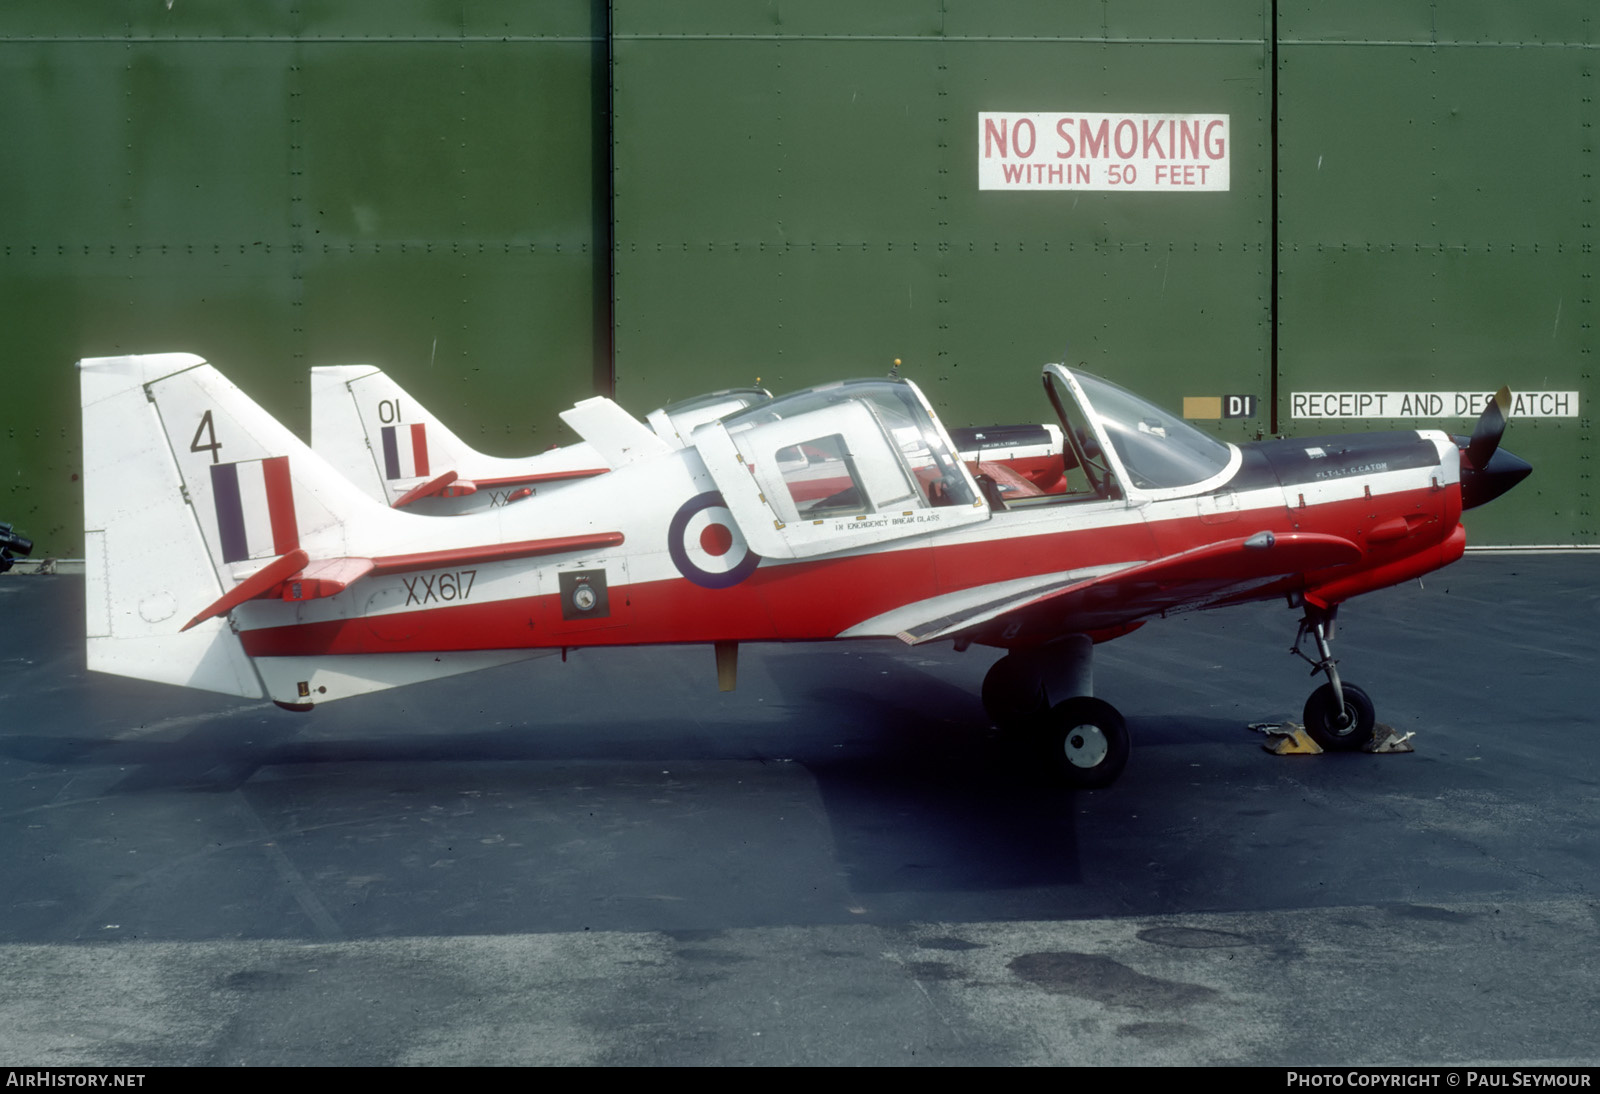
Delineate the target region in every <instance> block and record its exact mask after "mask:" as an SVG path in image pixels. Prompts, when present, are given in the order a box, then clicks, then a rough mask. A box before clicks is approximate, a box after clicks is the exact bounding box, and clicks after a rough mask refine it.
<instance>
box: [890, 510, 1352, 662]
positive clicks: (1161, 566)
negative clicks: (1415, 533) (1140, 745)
mask: <svg viewBox="0 0 1600 1094" xmlns="http://www.w3.org/2000/svg"><path fill="white" fill-rule="evenodd" d="M1361 557H1362V551H1361V548H1360V547H1358V546H1356V544H1354V543H1352V542H1351V541H1349V540H1347V539H1344V538H1342V537H1340V536H1330V535H1323V534H1320V533H1312V532H1292V533H1286V534H1283V535H1275V534H1273V533H1271V532H1258V533H1256V534H1255V535H1253V536H1248V537H1242V538H1239V539H1230V540H1224V541H1222V542H1220V543H1211V544H1207V545H1205V546H1203V547H1196V548H1194V549H1193V550H1190V551H1181V552H1179V553H1177V554H1173V555H1168V556H1166V557H1165V558H1159V559H1156V560H1154V561H1151V562H1135V563H1131V564H1129V565H1127V566H1123V567H1120V568H1116V569H1112V570H1110V571H1109V572H1102V573H1092V574H1089V575H1087V576H1085V575H1084V574H1081V573H1079V574H1067V575H1062V576H1061V577H1060V578H1059V580H1057V581H1055V582H1052V583H1050V584H1046V585H1043V586H1035V587H1033V588H1029V589H1025V590H1020V591H1019V590H1016V589H1015V588H1006V587H1005V586H1003V585H1002V586H997V587H996V588H995V590H994V591H995V593H996V595H995V596H994V597H992V598H990V599H987V600H982V601H978V602H974V600H975V598H974V596H973V595H972V594H973V592H974V590H968V591H966V593H965V594H963V595H962V597H961V599H960V602H959V603H957V602H953V601H952V600H951V599H950V598H948V597H938V598H934V599H933V600H929V601H922V602H921V604H920V605H912V606H910V610H911V611H912V612H915V611H916V609H917V608H918V607H921V608H923V609H925V611H924V612H923V613H922V614H923V616H924V617H923V618H921V619H920V620H917V621H915V622H907V623H906V624H905V625H904V626H903V627H902V629H901V630H900V631H899V637H900V639H901V640H902V641H904V642H906V643H908V644H910V645H919V644H921V643H923V642H935V641H938V640H939V639H943V638H954V637H956V636H958V635H966V636H969V637H973V638H983V639H986V640H987V639H993V638H1000V639H1004V640H1005V641H1006V642H1007V643H1013V642H1019V641H1027V639H1028V638H1029V637H1030V636H1031V637H1038V638H1044V637H1049V636H1055V635H1060V634H1065V633H1082V632H1089V631H1099V630H1108V629H1111V628H1115V627H1121V626H1125V625H1126V624H1129V623H1134V622H1137V621H1139V620H1142V619H1145V618H1148V617H1149V616H1152V615H1160V614H1164V613H1172V612H1179V611H1190V610H1193V609H1196V608H1202V607H1207V606H1209V605H1212V604H1216V603H1218V602H1220V601H1223V600H1228V599H1234V598H1239V599H1246V598H1248V594H1249V593H1250V592H1251V591H1252V590H1257V589H1260V588H1262V587H1264V586H1267V585H1271V584H1273V583H1275V582H1278V581H1280V580H1282V579H1284V578H1288V577H1292V576H1294V575H1297V574H1304V573H1308V572H1311V571H1316V570H1324V569H1327V568H1329V567H1331V566H1342V565H1346V564H1348V563H1351V562H1355V561H1357V560H1359V559H1360V558H1361ZM901 611H902V612H905V611H906V609H902V610H901ZM901 618H902V619H904V618H905V617H904V616H903V615H902V617H901ZM900 621H901V620H896V622H900Z"/></svg>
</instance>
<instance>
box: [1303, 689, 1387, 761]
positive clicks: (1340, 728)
mask: <svg viewBox="0 0 1600 1094" xmlns="http://www.w3.org/2000/svg"><path fill="white" fill-rule="evenodd" d="M1341 690H1342V691H1343V692H1344V709H1343V710H1340V709H1338V705H1337V704H1336V703H1335V702H1334V699H1333V685H1332V684H1323V685H1322V686H1321V687H1320V688H1318V689H1317V690H1316V691H1313V692H1312V693H1311V697H1310V698H1309V699H1307V700H1306V711H1305V719H1306V732H1307V733H1309V734H1311V739H1312V740H1313V741H1315V742H1317V744H1319V745H1321V746H1322V747H1323V749H1324V750H1325V751H1328V752H1355V751H1357V750H1358V749H1360V748H1361V747H1362V746H1363V745H1365V744H1366V743H1367V742H1368V741H1370V740H1372V727H1373V725H1374V724H1375V722H1376V721H1377V715H1376V714H1375V713H1374V712H1373V709H1372V700H1371V698H1369V697H1368V695H1367V693H1366V692H1364V691H1362V690H1361V689H1360V688H1358V687H1356V686H1355V685H1354V684H1343V685H1341Z"/></svg>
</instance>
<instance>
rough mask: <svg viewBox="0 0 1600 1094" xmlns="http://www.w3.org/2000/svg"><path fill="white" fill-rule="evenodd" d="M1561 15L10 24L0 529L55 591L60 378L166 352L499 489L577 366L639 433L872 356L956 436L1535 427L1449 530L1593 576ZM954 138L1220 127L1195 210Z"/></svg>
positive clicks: (454, 7) (39, 12)
mask: <svg viewBox="0 0 1600 1094" xmlns="http://www.w3.org/2000/svg"><path fill="white" fill-rule="evenodd" d="M1592 6H1593V5H1592V4H1590V3H1588V2H1586V0H1543V2H1537V3H1526V4H1518V5H1505V4H1500V3H1492V2H1489V0H1483V2H1478V3H1467V2H1451V3H1448V4H1442V3H1441V4H1435V3H1429V2H1427V0H1392V2H1391V0H1384V2H1381V3H1378V2H1373V3H1345V4H1340V5H1335V6H1330V5H1323V4H1315V3H1311V2H1309V0H1301V2H1298V3H1290V2H1287V0H1280V2H1278V3H1275V4H1274V3H1270V2H1263V0H1218V2H1212V3H1206V4H1196V3H1192V2H1187V0H1167V2H1143V3H1117V2H1103V3H1083V4H1067V3H1060V2H1056V0H884V2H879V3H873V4H859V3H855V2H853V0H806V2H804V3H800V2H793V3H789V2H773V0H684V2H681V3H674V4H661V3H657V2H652V0H614V2H613V3H609V4H608V3H604V2H598V0H551V2H546V3H540V4H526V3H521V2H517V0H497V2H488V3H483V2H474V3H469V4H466V5H461V4H448V5H447V4H443V3H432V2H424V0H416V2H413V3H407V4H401V3H391V2H383V3H378V2H373V3H359V4H358V3H343V4H323V3H300V4H289V5H281V6H263V7H264V10H259V11H253V12H245V11H240V10H236V6H235V5H230V4H223V3H200V2H196V0H175V2H174V3H173V4H172V5H171V7H170V8H169V7H168V5H167V3H166V0H128V2H113V0H102V2H101V3H97V4H96V3H83V4H74V5H59V4H52V3H46V2H42V0H41V2H34V3H27V2H17V3H12V4H8V5H6V6H5V7H4V8H0V26H3V29H4V32H5V37H4V39H3V40H0V95H3V96H4V101H5V103H6V106H5V108H4V109H3V110H0V138H3V142H4V143H3V145H0V147H4V148H5V149H6V150H7V158H6V161H5V165H4V167H3V168H0V203H3V208H4V209H5V212H6V218H5V221H4V224H5V229H4V235H3V238H0V243H3V254H0V294H3V295H0V300H3V302H4V303H3V307H4V313H5V318H6V329H7V332H8V338H7V346H6V353H7V362H6V365H7V367H6V372H5V381H6V387H5V394H4V396H0V461H3V467H4V468H5V471H6V474H7V479H8V481H7V487H6V490H5V491H3V492H0V519H10V520H14V521H17V522H18V523H19V526H20V527H21V528H22V529H23V530H25V531H27V532H28V533H30V534H32V535H33V536H34V537H35V538H36V539H38V540H39V541H40V551H41V552H45V551H48V552H50V553H55V554H62V555H73V554H77V553H79V552H80V550H81V530H80V528H79V523H80V517H79V515H78V504H79V503H78V499H77V486H76V484H75V483H74V482H73V480H72V475H73V473H74V472H75V471H76V461H77V459H78V456H77V452H78V440H77V409H76V381H75V377H74V376H73V375H72V372H71V369H70V367H69V366H70V362H71V361H72V360H73V359H75V358H77V357H79V356H84V355H90V354H102V353H113V352H135V351H154V350H169V349H184V350H192V351H194V352H198V353H201V354H203V355H205V356H207V357H208V358H209V359H211V360H213V361H214V362H215V363H217V364H218V365H219V366H220V367H221V368H223V370H224V371H225V372H227V373H228V374H229V375H230V376H232V377H234V378H235V379H236V380H237V381H238V382H239V383H240V384H241V386H243V387H244V388H245V389H246V390H248V391H250V392H251V393H252V394H254V395H255V396H257V397H258V398H259V399H260V401H262V402H263V403H264V404H265V405H267V406H268V407H269V408H270V409H272V410H273V411H275V412H277V413H279V414H280V415H281V416H283V417H284V418H285V420H286V421H287V422H289V424H291V425H292V426H294V427H296V428H300V429H304V426H305V421H306V408H305V405H304V392H305V368H306V367H307V366H309V365H312V364H335V363H350V362H358V361H367V362H371V363H374V364H379V365H382V366H383V367H385V368H387V369H389V370H390V371H391V372H392V373H393V374H394V375H395V376H396V378H397V379H399V380H400V381H401V383H402V384H404V385H405V386H407V387H408V388H411V389H412V390H413V392H414V393H415V394H416V395H417V396H418V397H419V398H422V399H424V400H425V401H428V402H430V403H432V404H434V405H435V406H436V408H437V409H438V411H439V413H440V414H441V415H442V416H444V417H445V418H446V419H447V420H450V421H452V422H453V423H454V424H455V425H456V426H457V427H458V428H460V429H462V431H463V432H467V433H472V434H474V435H475V436H476V438H477V440H478V442H479V443H480V444H481V445H482V446H483V447H484V448H485V449H487V450H490V451H495V452H497V453H500V454H518V453H522V452H528V451H531V450H533V449H534V448H537V447H542V446H543V445H545V444H547V443H549V442H551V441H552V440H555V439H558V438H559V437H560V436H561V434H560V430H559V429H558V427H557V425H556V419H555V412H556V411H557V410H559V409H560V408H562V407H563V406H566V405H569V404H570V403H571V402H572V401H573V400H574V399H576V398H579V397H582V396H583V395H585V394H587V393H589V392H590V391H593V390H607V389H608V388H609V387H610V385H611V384H612V383H613V366H614V383H615V390H616V392H617V394H618V396H619V397H620V398H621V400H622V401H623V403H624V405H626V406H628V407H629V408H630V409H633V410H635V411H638V412H643V411H644V410H647V409H649V408H650V407H651V406H654V405H657V404H659V403H661V402H663V401H665V400H667V399H670V398H673V397H677V396H682V395H686V394H691V393H694V392H697V391H701V390H705V389H709V388H714V387H726V386H732V385H736V384H743V383H748V382H751V381H753V380H754V379H755V378H756V377H758V376H759V377H760V378H761V380H762V382H763V383H765V384H767V385H768V386H770V387H773V388H774V389H785V388H792V387H797V386H801V385H804V384H808V383H813V382H817V381H821V380H828V379H835V378H838V377H841V376H845V375H859V374H871V373H876V372H881V371H885V370H887V368H888V367H889V364H890V362H891V361H892V360H893V359H894V358H897V357H898V358H902V359H903V360H904V361H905V371H906V372H907V374H909V375H910V376H912V377H913V378H916V379H917V380H919V382H921V383H922V384H923V386H924V388H925V389H926V390H927V391H928V392H929V394H930V396H931V397H932V398H933V399H934V401H935V403H936V404H937V405H938V406H939V407H940V409H941V412H942V413H943V414H944V415H945V416H946V417H947V419H948V420H949V421H950V422H951V423H952V424H965V423H971V422H981V421H995V420H1001V419H1005V420H1019V419H1024V420H1025V419H1039V418H1040V417H1041V416H1042V415H1043V414H1044V413H1045V407H1044V404H1043V402H1042V400H1041V399H1040V397H1039V388H1038V380H1037V375H1038V368H1039V365H1040V364H1042V363H1043V362H1044V361H1046V360H1056V359H1061V358H1062V357H1066V358H1067V359H1068V360H1070V361H1073V362H1081V363H1084V364H1086V365H1087V366H1088V367H1090V368H1092V369H1094V370H1096V371H1099V372H1101V373H1103V374H1106V375H1109V376H1112V377H1114V378H1116V379H1118V380H1120V381H1122V382H1123V383H1125V384H1127V385H1129V386H1131V387H1134V388H1136V389H1138V390H1140V391H1142V392H1145V393H1147V394H1150V395H1152V396H1154V397H1156V398H1157V399H1159V400H1161V401H1163V402H1166V403H1168V404H1170V405H1173V406H1179V405H1181V403H1182V400H1183V399H1184V398H1185V397H1193V396H1215V395H1221V394H1239V395H1253V396H1255V397H1256V400H1257V411H1256V413H1255V415H1254V416H1253V417H1243V418H1236V419H1224V420H1219V421H1215V422H1212V423H1211V427H1212V428H1214V429H1215V430H1217V431H1218V432H1219V433H1220V434H1221V435H1223V436H1226V437H1229V438H1231V439H1241V438H1245V437H1251V436H1255V435H1256V434H1257V433H1258V432H1261V431H1265V430H1268V429H1270V428H1271V427H1272V426H1273V425H1274V421H1275V420H1276V425H1277V426H1278V427H1279V428H1281V429H1283V430H1286V431H1293V432H1302V433H1311V432H1327V431H1332V430H1335V429H1342V428H1375V427H1388V426H1396V425H1402V424H1406V425H1409V424H1439V425H1443V426H1445V427H1446V428H1451V429H1456V430H1464V429H1466V428H1468V427H1469V424H1470V423H1469V422H1468V421H1466V420H1464V419H1460V418H1446V419H1441V420H1438V421H1433V422H1426V423H1400V422H1385V421H1377V420H1365V421H1308V420H1296V419H1294V418H1293V417H1292V414H1291V403H1292V399H1293V396H1295V395H1296V394H1304V393H1307V392H1320V393H1327V392H1360V391H1404V390H1416V391H1476V390H1487V389H1490V388H1492V387H1494V386H1497V385H1498V384H1499V383H1501V382H1510V383H1511V384H1512V385H1513V387H1517V388H1524V389H1532V390H1548V391H1561V392H1566V391H1576V392H1578V393H1579V400H1580V407H1581V411H1580V413H1579V414H1578V415H1577V416H1574V417H1570V418H1540V419H1530V420H1525V421H1517V422H1515V423H1514V424H1513V426H1512V434H1511V438H1512V439H1509V440H1508V442H1507V443H1508V446H1509V447H1512V448H1513V449H1514V450H1516V451H1517V452H1519V453H1520V454H1523V455H1525V456H1528V457H1529V458H1530V459H1532V460H1533V461H1534V462H1535V464H1536V465H1537V467H1538V473H1537V477H1536V478H1535V479H1533V480H1530V482H1529V483H1528V484H1526V485H1525V486H1524V487H1523V488H1522V489H1520V490H1518V491H1517V492H1516V493H1514V494H1513V495H1511V496H1509V497H1508V498H1507V499H1505V501H1504V502H1502V503H1500V504H1498V505H1496V506H1493V507H1490V508H1489V509H1486V510H1484V511H1483V512H1482V513H1481V514H1478V513H1475V514H1473V517H1474V519H1473V521H1472V522H1471V532H1472V539H1473V541H1474V542H1480V543H1482V542H1521V543H1552V542H1553V543H1575V542H1583V543H1594V542H1596V541H1597V539H1600V536H1597V532H1596V524H1595V518H1594V512H1593V505H1592V498H1591V494H1590V478H1589V475H1590V474H1591V472H1592V463H1591V462H1590V452H1591V450H1592V448H1593V444H1592V441H1593V431H1592V426H1591V421H1592V418H1591V415H1590V412H1589V402H1588V400H1589V398H1590V396H1591V395H1592V394H1593V392H1594V385H1593V379H1592V353H1591V351H1592V349H1593V345H1594V330H1593V327H1594V315H1593V303H1592V296H1593V288H1592V279H1591V275H1592V273H1593V269H1594V254H1593V246H1592V244H1593V240H1594V227H1593V218H1594V198H1595V193H1596V189H1597V186H1596V182H1595V177H1594V169H1593V168H1594V156H1595V150H1594V122H1595V120H1596V116H1597V113H1600V110H1597V108H1596V106H1595V103H1594V97H1593V67H1594V58H1595V47H1596V43H1597V31H1596V25H1595V24H1596V18H1595V16H1593V15H1591V8H1592ZM984 111H1016V112H1020V111H1041V112H1050V111H1054V112H1061V111H1104V112H1120V113H1131V114H1164V113H1204V114H1226V115H1227V116H1228V117H1229V134H1230V144H1231V148H1230V153H1229V164H1230V180H1231V181H1230V187H1229V189H1228V190H1227V191H1226V192H1222V193H1191V192H1181V191H1173V192H1155V193H1112V192H1102V191H1066V192H1063V191H1056V192H1048V191H1046V192H1013V191H992V190H990V191H985V190H980V189H979V188H978V182H977V170H978V159H979V139H978V137H979V127H978V115H979V114H980V113H981V112H984ZM613 237H614V240H615V249H614V271H613V268H612V265H611V264H608V262H607V261H606V259H607V257H608V251H610V248H611V246H612V239H613ZM613 272H614V279H613ZM613 339H614V360H613V344H612V342H613ZM471 427H476V428H475V429H474V428H471Z"/></svg>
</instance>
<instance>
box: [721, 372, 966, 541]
mask: <svg viewBox="0 0 1600 1094" xmlns="http://www.w3.org/2000/svg"><path fill="white" fill-rule="evenodd" d="M692 441H693V443H694V446H695V448H696V449H697V450H698V452H699V454H700V458H701V459H702V460H703V461H704V463H705V465H706V470H707V471H709V472H710V474H711V477H712V479H713V480H714V481H715V482H716V485H717V489H718V490H719V491H720V492H721V494H722V496H723V500H724V502H725V503H726V504H727V506H728V509H729V511H730V512H731V513H732V514H733V518H734V520H735V521H737V522H738V524H739V529H740V531H741V532H743V533H744V536H745V539H746V540H747V541H748V542H749V544H750V547H751V549H752V550H753V551H755V552H756V553H757V554H760V555H764V556H767V557H771V558H809V557H812V556H815V555H822V554H828V553H830V552H833V551H843V550H851V549H856V548H859V547H861V546H863V545H870V544H874V543H881V542H887V541H890V540H898V539H903V538H906V537H908V536H915V535H925V534H927V533H929V532H935V531H940V530H943V529H946V528H952V527H957V526H960V525H964V524H972V523H976V522H979V521H983V520H987V519H988V517H989V507H988V504H987V503H986V502H985V501H984V500H983V496H982V494H981V493H980V492H979V490H978V486H977V483H976V482H975V481H974V480H973V478H972V475H971V473H970V472H969V471H968V470H967V468H966V467H965V466H964V465H963V464H962V463H961V461H960V459H958V458H957V456H956V449H955V445H954V444H953V443H951V440H950V436H949V434H948V433H947V432H946V431H945V428H944V426H943V425H941V424H940V422H939V419H938V417H937V416H936V415H935V414H934V413H933V410H932V408H931V407H930V406H929V405H928V402H927V400H926V399H925V398H923V395H922V392H920V391H919V390H917V387H916V385H915V384H913V383H912V382H911V381H909V380H846V381H843V382H840V383H834V384H826V385H823V386H821V387H815V388H808V389H806V390H804V391H798V392H795V393H794V394H792V395H785V396H783V397H781V398H778V399H774V400H772V401H771V402H767V403H761V404H759V405H756V406H752V407H749V408H747V409H745V410H742V411H740V412H738V413H736V414H732V415H729V416H728V417H726V418H723V419H721V420H718V421H714V422H708V423H706V424H704V425H701V426H699V427H698V428H697V429H695V431H694V433H693V435H692Z"/></svg>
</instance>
